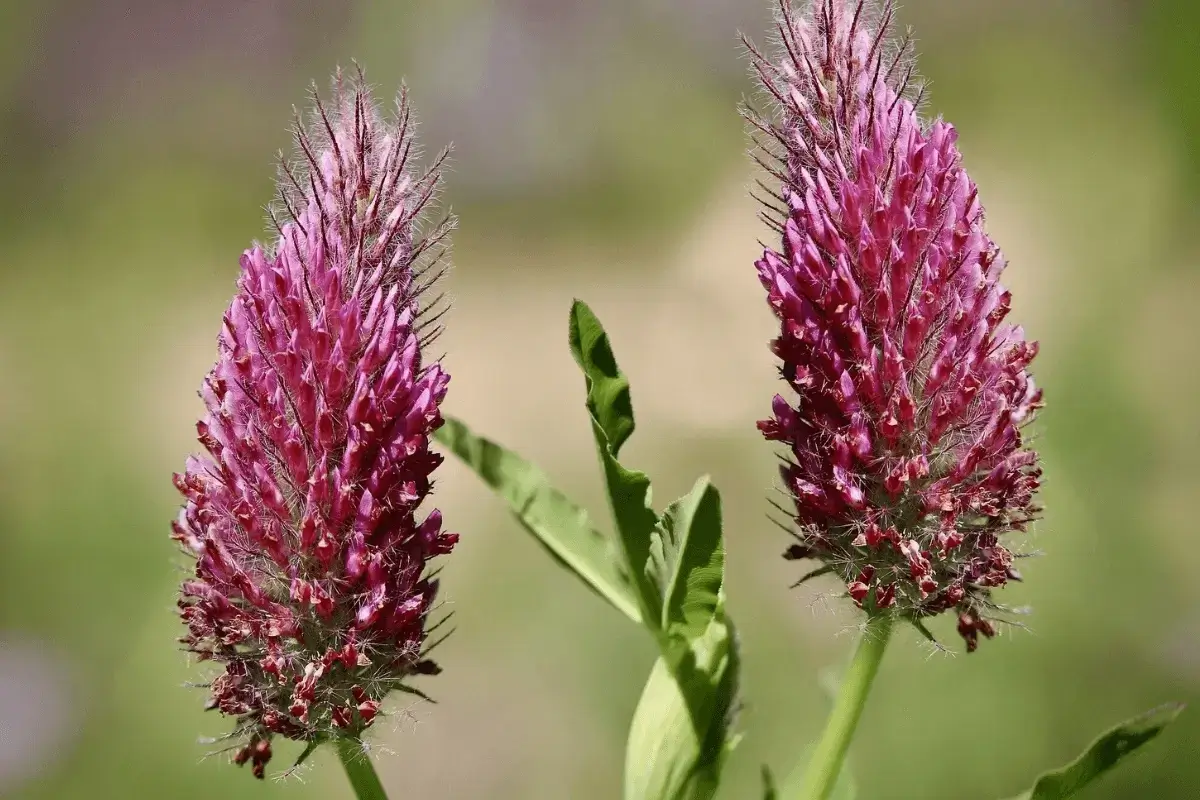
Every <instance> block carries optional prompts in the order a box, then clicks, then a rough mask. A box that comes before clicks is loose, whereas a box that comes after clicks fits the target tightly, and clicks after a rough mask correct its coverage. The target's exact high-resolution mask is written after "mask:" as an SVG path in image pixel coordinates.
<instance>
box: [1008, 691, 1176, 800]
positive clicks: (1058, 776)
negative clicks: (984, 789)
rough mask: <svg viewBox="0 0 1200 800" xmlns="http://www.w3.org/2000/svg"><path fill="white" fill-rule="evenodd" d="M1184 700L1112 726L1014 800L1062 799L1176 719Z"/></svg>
mask: <svg viewBox="0 0 1200 800" xmlns="http://www.w3.org/2000/svg"><path fill="white" fill-rule="evenodd" d="M1183 709H1184V705H1183V704H1182V703H1167V704H1166V705H1163V706H1159V707H1158V708H1155V709H1151V710H1150V711H1147V712H1146V713H1145V714H1141V715H1139V716H1137V717H1134V718H1133V719H1129V720H1126V721H1125V722H1122V723H1121V724H1120V725H1117V726H1116V727H1115V728H1111V729H1110V730H1108V731H1106V732H1105V733H1104V734H1102V735H1101V736H1100V738H1098V739H1096V741H1094V742H1092V744H1091V746H1090V747H1088V749H1087V750H1086V751H1084V753H1083V755H1081V756H1080V757H1079V758H1077V759H1075V760H1074V761H1072V762H1071V763H1070V764H1068V765H1066V766H1065V767H1063V768H1061V769H1057V770H1054V771H1053V772H1047V773H1045V774H1043V775H1042V776H1041V777H1040V778H1038V780H1037V783H1035V784H1034V785H1033V788H1032V789H1031V790H1029V791H1028V792H1026V793H1025V794H1023V795H1020V796H1019V797H1017V798H1014V799H1013V800H1062V798H1065V797H1074V796H1075V795H1076V793H1078V792H1079V791H1080V790H1081V789H1083V788H1084V787H1085V786H1087V785H1088V784H1090V783H1091V782H1092V781H1094V780H1096V779H1097V778H1098V777H1100V776H1101V775H1103V774H1104V773H1105V772H1108V771H1109V770H1110V769H1112V768H1113V767H1115V766H1116V765H1117V764H1118V763H1120V762H1121V761H1122V760H1124V759H1125V758H1126V757H1127V756H1129V755H1131V754H1132V753H1133V752H1134V751H1135V750H1137V749H1138V748H1139V747H1141V746H1142V745H1144V744H1146V743H1147V742H1149V741H1150V740H1152V739H1153V738H1154V737H1156V736H1158V734H1160V733H1162V731H1163V729H1164V728H1166V727H1167V726H1168V725H1170V724H1171V723H1172V722H1174V721H1175V718H1176V717H1178V716H1179V715H1180V714H1181V713H1182V712H1183Z"/></svg>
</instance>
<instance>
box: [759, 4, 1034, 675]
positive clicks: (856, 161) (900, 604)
mask: <svg viewBox="0 0 1200 800" xmlns="http://www.w3.org/2000/svg"><path fill="white" fill-rule="evenodd" d="M894 14H895V10H894V4H893V3H892V2H890V1H889V2H885V3H881V4H877V3H873V2H866V1H865V0H858V1H857V2H856V1H855V0H818V1H817V2H813V3H811V4H807V5H805V6H804V7H803V8H799V9H798V8H797V7H795V6H793V5H792V3H791V2H789V0H782V2H781V5H780V11H779V13H778V15H777V30H778V36H779V41H780V48H779V51H780V56H779V58H778V59H777V60H772V59H770V58H768V57H766V56H764V55H763V54H762V53H761V52H760V51H758V50H757V49H755V48H754V46H753V45H750V44H749V43H748V46H749V47H750V50H751V55H752V59H753V62H754V67H755V70H756V72H757V75H758V77H759V79H760V80H761V84H762V87H763V89H764V90H765V95H766V97H767V100H768V103H769V104H770V105H771V106H772V107H773V113H767V114H760V113H755V112H754V111H752V110H748V111H747V114H746V116H747V118H748V119H749V120H750V122H751V123H752V124H753V125H754V126H755V127H756V128H757V131H758V133H759V134H761V135H760V136H759V137H757V138H758V139H759V142H758V144H759V146H760V152H761V156H760V163H762V164H763V166H764V167H765V168H767V169H768V170H769V171H770V173H771V174H772V175H773V176H774V178H775V179H776V180H777V181H778V184H777V185H778V187H779V188H778V191H775V189H774V187H772V186H764V188H765V189H766V190H767V192H768V193H769V195H770V196H769V197H767V198H766V199H765V203H766V205H767V209H768V210H767V213H766V214H765V215H764V216H765V218H766V219H767V220H768V221H769V222H770V223H771V224H772V227H773V228H774V229H775V230H776V231H777V233H778V234H779V237H780V239H779V245H778V247H776V248H767V249H766V250H765V251H764V252H763V255H762V258H761V259H760V260H758V261H757V262H756V266H757V268H758V274H759V277H760V279H761V281H762V284H763V286H764V287H765V288H766V290H767V295H768V301H769V303H770V306H771V308H772V309H773V310H774V312H775V315H776V316H777V317H778V319H779V322H780V330H779V336H778V338H776V339H775V340H774V342H773V343H772V350H773V352H774V353H775V355H776V356H778V358H779V359H780V361H781V362H782V368H781V373H782V376H783V378H784V380H785V381H786V382H787V383H788V385H789V386H790V388H791V390H792V393H793V395H794V399H793V400H791V401H789V400H788V399H786V398H785V397H783V396H776V397H775V399H774V402H773V404H772V410H773V412H774V413H773V416H772V417H771V418H770V419H768V420H765V421H762V422H760V423H759V429H760V430H761V431H762V433H763V435H764V436H765V437H766V438H767V439H768V440H771V441H776V442H781V443H782V444H784V445H785V446H786V447H787V450H788V452H787V453H786V457H785V463H784V464H783V466H782V467H781V474H782V477H783V483H784V487H785V488H786V490H787V492H788V493H789V494H790V496H791V498H792V499H793V500H794V508H792V509H788V510H787V511H786V512H785V513H787V514H788V516H789V517H791V518H792V519H793V520H794V526H792V527H793V528H794V535H795V536H796V539H797V542H796V544H795V545H793V546H792V547H791V548H790V549H789V550H788V552H787V553H786V554H785V556H786V557H788V558H791V559H800V558H811V559H816V560H818V561H820V562H822V564H823V566H822V568H821V569H819V570H818V571H817V572H818V573H825V572H833V573H836V574H837V575H839V576H840V577H841V578H842V579H843V580H844V581H845V583H846V591H847V592H848V594H849V595H850V597H851V598H853V600H854V601H855V602H856V603H857V604H858V605H859V606H865V607H866V608H868V610H871V611H873V612H875V613H882V612H884V611H885V610H887V612H886V613H894V614H898V615H901V616H904V617H907V618H909V619H911V620H913V621H915V622H917V623H918V624H920V620H921V619H922V618H924V617H928V616H931V615H934V614H938V613H941V612H944V611H949V610H954V611H955V612H957V614H958V630H959V633H960V634H961V635H962V637H963V638H964V639H965V641H966V645H967V649H968V651H972V650H974V649H975V648H976V646H977V643H978V639H979V636H980V635H981V634H982V635H983V636H985V637H991V636H992V635H993V634H994V632H995V626H994V622H993V620H995V619H997V618H1002V615H1001V613H1000V612H1002V611H1003V610H1004V609H1003V607H1001V606H999V605H997V604H996V603H995V602H994V601H993V600H992V598H991V591H992V590H993V589H994V588H997V587H1000V586H1003V585H1004V584H1005V583H1006V582H1008V581H1009V580H1016V579H1018V578H1019V575H1018V573H1017V572H1016V571H1015V570H1014V569H1013V559H1014V555H1013V553H1012V551H1010V549H1009V548H1008V547H1006V546H1005V545H1004V544H1003V542H1002V537H1004V535H1005V534H1007V533H1009V532H1012V531H1024V530H1025V529H1026V526H1027V525H1028V524H1029V523H1030V522H1031V521H1032V520H1033V519H1034V518H1035V517H1036V515H1037V513H1038V512H1039V510H1040V509H1039V508H1038V507H1037V506H1036V505H1035V504H1034V495H1035V493H1036V491H1037V489H1038V486H1039V479H1040V476H1041V471H1040V469H1039V467H1038V460H1037V456H1036V454H1035V453H1034V452H1033V451H1032V450H1030V449H1029V448H1027V447H1026V446H1025V444H1024V440H1023V435H1022V428H1023V427H1024V426H1025V425H1026V424H1027V423H1029V421H1030V420H1032V419H1033V417H1034V414H1035V411H1036V409H1038V408H1039V407H1041V405H1042V393H1041V391H1040V390H1039V389H1038V388H1037V387H1035V385H1034V383H1033V380H1032V379H1031V378H1030V376H1029V372H1028V367H1029V364H1030V362H1031V361H1032V360H1033V358H1034V356H1035V355H1036V353H1037V345H1036V344H1035V343H1032V342H1028V341H1026V340H1025V337H1024V334H1023V332H1022V330H1021V328H1019V327H1012V326H1010V325H1007V324H1005V323H1004V320H1005V318H1006V316H1007V314H1008V312H1009V305H1010V294H1009V292H1007V291H1005V289H1004V288H1003V287H1002V286H1001V285H1000V283H999V278H1000V273H1001V271H1002V270H1003V269H1004V266H1005V261H1004V258H1003V256H1002V255H1001V253H1000V250H999V249H998V248H997V247H996V245H995V244H994V243H993V242H992V240H991V239H990V238H989V237H988V235H987V233H986V231H985V228H984V213H983V207H982V205H981V204H980V200H979V196H978V191H977V189H976V186H975V184H974V183H973V182H972V181H971V179H970V177H969V176H968V175H967V172H966V170H965V169H964V168H963V165H962V157H961V155H960V154H959V152H958V149H957V147H956V144H955V143H956V140H957V133H956V131H955V129H954V128H953V126H951V125H949V124H948V123H946V122H944V121H942V120H941V119H937V120H933V121H928V120H925V119H923V118H922V117H921V115H920V114H919V112H918V108H919V106H920V104H921V95H922V90H921V88H920V84H919V83H918V82H917V81H916V79H915V78H914V67H913V63H912V62H913V59H912V56H911V42H910V40H909V39H908V38H907V37H905V38H904V39H903V40H901V41H900V42H898V43H897V42H894V41H893V40H892V39H891V38H890V29H891V27H892V23H893V20H894Z"/></svg>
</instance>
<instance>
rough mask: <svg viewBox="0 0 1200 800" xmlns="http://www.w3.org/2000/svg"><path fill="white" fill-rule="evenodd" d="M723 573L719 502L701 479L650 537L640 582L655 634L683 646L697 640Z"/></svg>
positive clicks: (711, 612)
mask: <svg viewBox="0 0 1200 800" xmlns="http://www.w3.org/2000/svg"><path fill="white" fill-rule="evenodd" d="M724 569H725V551H724V546H723V543H722V541H721V496H720V494H719V493H718V492H717V490H716V487H714V486H713V485H712V483H711V482H710V481H709V479H708V477H707V476H705V477H703V478H701V479H700V480H698V481H697V482H696V485H695V486H694V487H693V488H692V490H691V491H690V492H689V493H688V494H687V495H685V496H684V497H681V498H680V499H678V500H676V501H675V502H674V503H672V504H671V505H670V506H668V507H667V510H666V511H665V512H664V513H663V516H662V520H661V521H660V523H659V525H658V527H657V528H655V531H654V533H653V535H652V537H651V542H650V558H649V560H648V561H647V562H646V577H647V578H648V579H649V580H650V582H651V584H652V586H653V588H654V589H655V592H656V599H657V603H656V605H657V606H658V607H659V608H660V609H661V613H660V616H659V619H660V627H661V629H662V630H663V631H664V632H666V633H667V634H668V635H671V636H682V637H683V638H684V639H685V640H686V641H691V640H692V639H695V638H696V637H698V636H701V635H703V634H704V632H705V630H706V629H707V628H708V624H709V622H711V621H712V619H713V615H714V614H715V613H716V610H717V607H718V605H719V603H720V597H719V595H720V593H721V581H722V578H723V576H724Z"/></svg>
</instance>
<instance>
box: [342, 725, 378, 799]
mask: <svg viewBox="0 0 1200 800" xmlns="http://www.w3.org/2000/svg"><path fill="white" fill-rule="evenodd" d="M336 744H337V751H338V757H339V758H340V759H341V760H342V766H343V767H345V768H346V777H347V778H349V779H350V785H351V786H353V787H354V796H355V797H357V798H358V800H387V792H385V791H384V790H383V784H382V783H380V782H379V776H378V775H376V774H375V767H373V766H371V759H370V757H369V756H368V755H367V751H366V749H364V748H363V744H362V742H361V741H359V740H358V739H351V738H349V737H344V736H343V737H339V738H338V739H337V742H336Z"/></svg>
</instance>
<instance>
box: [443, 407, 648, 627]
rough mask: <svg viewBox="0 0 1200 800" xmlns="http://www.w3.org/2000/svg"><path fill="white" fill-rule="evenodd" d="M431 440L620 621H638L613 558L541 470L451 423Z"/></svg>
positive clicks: (599, 536)
mask: <svg viewBox="0 0 1200 800" xmlns="http://www.w3.org/2000/svg"><path fill="white" fill-rule="evenodd" d="M435 436H436V438H437V440H438V441H439V442H441V443H442V444H443V445H445V446H446V447H447V448H449V450H450V451H451V452H453V453H454V454H455V455H456V456H458V457H459V458H461V459H462V460H463V462H465V463H466V465H467V466H468V467H470V468H471V469H472V470H474V471H475V473H476V474H477V475H478V476H479V477H480V478H481V479H482V480H483V482H484V483H486V484H487V485H488V486H489V487H491V489H492V490H493V491H494V492H495V493H496V494H497V495H499V496H500V498H501V499H503V500H504V501H505V502H506V503H507V504H508V507H509V510H510V511H511V512H512V514H513V516H514V517H516V518H517V521H518V522H520V523H521V525H522V527H524V528H525V530H527V531H529V532H530V533H531V534H533V536H534V538H535V539H537V540H538V542H540V543H541V544H542V546H544V547H545V548H546V550H548V551H549V552H550V554H551V555H552V556H553V557H554V558H555V560H557V561H558V562H559V563H560V564H562V565H563V566H565V567H566V568H567V569H569V570H571V571H572V572H574V573H575V574H576V575H578V576H579V577H580V578H581V579H582V580H583V581H584V583H586V584H587V585H588V586H589V587H590V588H591V589H592V590H593V591H595V592H596V594H598V595H600V596H601V597H603V598H604V599H605V600H607V601H608V602H609V603H611V604H612V605H613V606H614V607H615V608H616V609H617V610H619V611H621V613H623V614H625V616H627V617H629V618H630V619H632V620H633V621H634V622H640V621H641V612H640V611H639V606H640V603H639V600H638V598H637V596H636V595H635V594H634V588H633V585H632V584H631V582H630V580H629V578H627V577H626V576H625V575H624V574H623V573H622V570H621V567H620V563H619V554H618V553H617V552H616V550H615V548H613V547H612V545H611V543H610V542H609V541H608V540H607V539H606V538H605V537H604V535H603V534H601V533H600V532H599V531H597V530H596V529H595V528H594V527H592V524H591V522H590V521H589V520H588V515H587V512H586V511H585V510H584V509H582V508H580V507H579V506H577V505H575V504H574V503H573V502H571V500H570V499H568V498H567V497H566V495H564V494H563V493H562V492H560V491H558V490H557V489H555V488H554V487H553V486H551V485H550V482H549V479H548V478H547V477H546V475H545V474H544V473H543V472H542V471H541V470H539V469H538V468H537V467H535V466H534V465H533V464H531V463H530V462H528V461H526V460H525V459H523V458H521V456H519V455H517V454H516V453H514V452H512V451H511V450H508V449H506V448H504V447H502V446H501V445H499V444H496V443H495V442H493V441H490V440H488V439H485V438H483V437H482V436H477V435H475V434H474V433H472V432H471V429H470V428H468V427H467V426H466V425H465V424H464V423H463V422H461V421H460V420H457V419H454V418H450V417H448V418H447V419H446V423H445V424H444V425H443V426H442V427H441V428H440V429H439V430H438V431H437V433H436V434H435Z"/></svg>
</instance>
